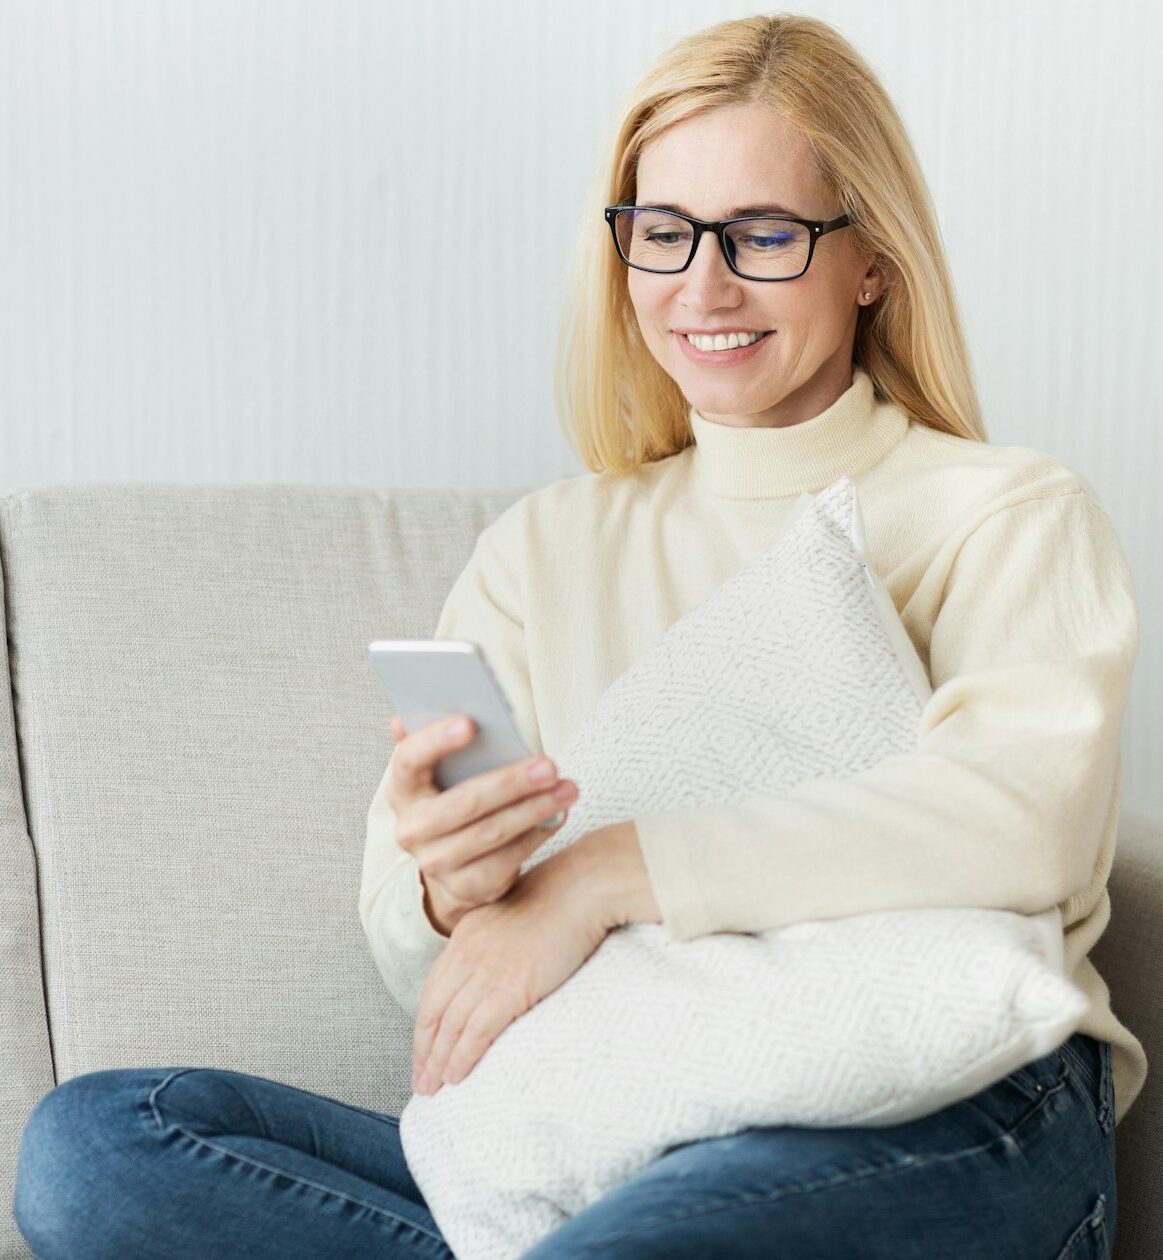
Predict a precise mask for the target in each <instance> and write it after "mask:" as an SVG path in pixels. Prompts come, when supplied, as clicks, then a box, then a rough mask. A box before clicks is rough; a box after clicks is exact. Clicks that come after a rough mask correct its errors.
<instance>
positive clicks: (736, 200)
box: [626, 103, 882, 427]
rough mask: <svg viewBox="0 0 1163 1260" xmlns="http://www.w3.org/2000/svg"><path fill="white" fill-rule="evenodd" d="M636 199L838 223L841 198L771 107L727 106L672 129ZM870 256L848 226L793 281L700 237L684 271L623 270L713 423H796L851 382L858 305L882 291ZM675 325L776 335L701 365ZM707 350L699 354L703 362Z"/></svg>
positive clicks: (688, 392)
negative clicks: (738, 266)
mask: <svg viewBox="0 0 1163 1260" xmlns="http://www.w3.org/2000/svg"><path fill="white" fill-rule="evenodd" d="M635 202H636V204H638V205H640V206H657V205H671V206H676V207H678V208H680V209H681V210H683V211H684V212H686V213H688V214H691V215H692V216H694V217H695V218H698V219H727V218H730V217H732V216H731V213H730V211H731V210H732V209H733V208H734V207H736V206H761V207H763V208H764V209H768V208H771V209H772V210H773V212H775V210H776V208H778V207H783V210H784V213H788V214H791V215H793V216H795V217H797V218H804V219H833V218H836V217H837V216H838V215H839V214H840V212H841V211H840V206H839V204H838V202H837V201H836V200H835V199H834V197H833V196H832V195H830V194H829V193H828V191H827V189H826V188H825V187H824V185H823V183H822V182H821V181H820V179H819V177H818V175H817V174H816V172H815V170H814V168H813V166H812V161H811V157H810V152H809V150H808V147H807V142H806V141H805V140H804V139H803V137H802V136H801V135H800V134H799V133H798V132H796V131H795V130H793V129H792V128H791V127H790V126H789V125H788V124H787V123H785V122H784V120H783V118H782V117H781V116H780V115H779V114H777V113H776V112H775V111H774V110H773V109H772V108H771V107H770V106H768V105H763V104H758V103H752V104H748V105H738V106H734V105H733V106H724V107H720V108H718V109H714V110H711V111H710V112H708V113H706V114H701V115H700V116H699V117H697V118H689V119H687V120H685V121H684V122H681V123H676V124H674V125H673V126H672V127H669V128H668V129H667V130H666V131H665V132H663V134H662V135H660V136H658V137H657V138H656V139H655V140H653V141H652V142H651V143H650V144H649V145H647V146H646V148H645V149H644V150H643V151H642V154H641V155H640V159H639V164H638V178H637V194H636V197H635ZM870 262H871V259H869V258H867V257H861V256H859V255H858V254H857V253H856V251H855V249H854V247H853V234H852V230H851V229H850V228H848V227H844V228H840V229H837V230H835V231H832V232H828V233H826V234H825V235H823V236H821V237H820V238H819V239H818V240H817V241H816V248H815V251H814V253H813V254H812V262H811V265H810V266H809V267H808V269H807V271H806V272H804V274H803V275H802V276H799V277H798V278H797V279H795V280H783V281H763V280H744V279H742V278H741V277H739V276H737V275H735V273H734V272H733V271H731V269H730V268H729V267H728V266H727V260H726V259H725V258H724V257H723V254H722V251H721V250H720V249H719V242H718V241H717V240H716V239H715V236H714V235H713V234H712V233H710V232H705V233H703V235H702V237H701V238H700V240H699V247H698V249H697V251H696V252H695V256H694V258H692V259H691V263H690V266H689V267H688V268H687V269H686V271H682V272H678V273H676V274H674V275H659V274H652V273H650V272H646V271H640V270H638V269H637V268H633V267H628V268H627V269H626V275H627V282H628V285H629V293H630V300H631V302H632V303H633V306H634V312H635V315H636V316H637V320H638V327H639V329H640V331H641V333H642V337H643V339H644V340H645V342H646V345H647V347H648V348H649V350H650V353H651V354H652V355H654V357H655V359H657V360H658V362H659V364H660V365H661V366H662V368H663V370H664V371H665V372H666V373H667V375H668V376H670V377H672V378H673V379H674V381H675V382H676V383H677V385H678V386H679V388H680V389H681V390H682V392H683V395H684V396H685V397H686V399H687V400H688V401H689V402H690V403H691V404H692V405H693V406H694V407H695V408H696V409H697V410H698V412H699V413H700V414H701V415H703V416H705V417H706V418H707V419H708V420H712V421H716V422H718V423H721V424H732V425H739V426H748V427H751V426H761V425H766V426H773V427H774V426H782V425H790V424H798V423H799V422H800V421H801V420H808V419H811V417H813V416H816V415H819V414H820V412H821V411H823V410H825V409H826V408H827V407H829V406H831V404H832V403H833V402H835V400H836V399H837V398H839V396H840V395H841V394H842V393H843V392H844V391H845V390H846V389H848V388H849V386H850V385H851V384H852V345H853V340H854V338H855V333H856V317H857V314H858V310H859V305H868V302H866V301H865V299H864V297H863V295H864V294H865V293H866V292H867V293H870V294H871V295H872V296H871V298H870V299H869V300H868V301H869V302H873V301H875V300H876V299H877V297H878V296H879V295H880V292H881V287H882V286H881V281H880V278H879V276H878V275H877V274H876V273H875V272H874V271H873V270H872V269H871V267H870V265H869V264H870ZM677 328H695V329H706V330H712V331H730V330H732V329H735V330H738V329H747V330H752V331H758V332H763V331H769V332H770V335H769V336H767V337H765V338H764V339H763V340H762V341H761V342H759V344H758V346H757V348H756V349H755V350H754V351H752V352H751V353H750V354H749V355H748V356H747V357H746V358H745V359H744V360H743V361H742V362H738V363H735V364H730V363H726V362H714V361H711V362H706V361H702V362H700V361H697V360H696V359H695V358H694V357H693V356H692V355H691V354H689V353H688V349H687V347H688V345H689V343H687V342H686V340H685V338H684V337H683V336H682V334H680V333H676V332H675V329H677ZM707 357H708V356H707V355H705V354H704V355H702V356H701V358H702V359H703V360H706V359H707Z"/></svg>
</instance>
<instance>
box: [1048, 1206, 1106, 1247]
mask: <svg viewBox="0 0 1163 1260" xmlns="http://www.w3.org/2000/svg"><path fill="white" fill-rule="evenodd" d="M1055 1260H1110V1239H1109V1238H1108V1236H1107V1230H1106V1195H1105V1194H1100V1195H1099V1196H1098V1198H1097V1199H1096V1200H1095V1201H1094V1204H1093V1205H1092V1207H1091V1209H1090V1211H1089V1212H1088V1213H1087V1214H1086V1217H1085V1219H1084V1220H1082V1221H1080V1222H1079V1224H1078V1225H1077V1226H1076V1227H1075V1229H1074V1231H1073V1232H1072V1233H1071V1235H1070V1237H1069V1238H1068V1239H1067V1240H1066V1245H1065V1246H1064V1247H1063V1248H1062V1250H1061V1251H1060V1252H1059V1253H1058V1255H1057V1256H1056V1257H1055Z"/></svg>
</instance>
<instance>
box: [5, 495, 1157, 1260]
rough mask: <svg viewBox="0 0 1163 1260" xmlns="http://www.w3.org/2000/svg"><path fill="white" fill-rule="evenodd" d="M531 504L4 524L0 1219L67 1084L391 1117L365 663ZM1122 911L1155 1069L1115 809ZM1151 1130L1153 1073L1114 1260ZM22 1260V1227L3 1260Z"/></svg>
mask: <svg viewBox="0 0 1163 1260" xmlns="http://www.w3.org/2000/svg"><path fill="white" fill-rule="evenodd" d="M531 488H532V487H516V488H504V489H494V490H483V491H475V492H466V491H457V490H385V491H376V490H371V489H361V488H353V487H347V486H334V487H333V486H298V485H278V484H258V485H253V484H252V485H239V486H229V485H193V486H191V485H175V484H162V485H147V484H138V483H78V484H71V485H61V486H50V487H46V488H42V489H36V490H30V491H23V492H19V493H16V494H12V495H9V496H7V497H5V498H3V499H0V579H2V582H3V596H4V601H3V609H4V615H5V618H6V631H7V633H6V636H5V638H4V640H3V641H2V642H0V653H2V652H4V651H5V650H6V652H7V656H6V661H5V663H6V665H7V667H8V669H9V676H10V682H11V686H10V689H9V693H8V696H7V697H6V698H4V699H3V700H0V705H2V706H3V711H2V712H0V969H2V970H0V974H2V975H3V976H4V989H3V993H2V995H0V1002H2V1006H0V1054H2V1055H3V1064H2V1070H0V1192H4V1193H6V1194H7V1199H6V1202H7V1203H8V1204H9V1205H11V1188H12V1177H13V1172H14V1166H15V1158H16V1152H17V1148H18V1142H19V1135H20V1132H21V1130H22V1128H23V1125H24V1122H25V1120H26V1119H27V1116H28V1114H29V1112H30V1111H31V1110H32V1107H33V1106H34V1105H35V1103H36V1102H37V1100H38V1099H39V1098H40V1097H41V1096H42V1095H43V1094H44V1093H45V1092H47V1091H48V1090H49V1089H51V1088H52V1086H53V1084H55V1083H57V1082H60V1081H64V1080H67V1079H69V1078H70V1077H73V1076H76V1075H79V1074H80V1073H83V1072H88V1071H95V1070H99V1069H102V1068H107V1067H121V1066H162V1065H174V1066H178V1065H199V1066H216V1067H228V1068H233V1069H236V1070H239V1071H245V1072H251V1073H255V1074H258V1075H263V1076H268V1077H271V1078H273V1079H276V1080H280V1081H284V1082H286V1083H288V1084H292V1085H297V1086H299V1087H301V1088H305V1089H311V1090H314V1091H317V1092H320V1093H324V1094H328V1095H330V1096H333V1097H336V1098H340V1099H343V1100H344V1101H347V1102H350V1103H353V1104H355V1105H356V1106H362V1107H370V1108H373V1109H375V1110H377V1111H390V1112H393V1113H395V1114H398V1113H399V1111H400V1110H401V1109H402V1108H403V1106H404V1105H405V1103H406V1102H407V1100H408V1097H409V1096H410V1071H411V1053H410V1051H411V1033H412V1028H411V1020H410V1018H409V1017H408V1016H407V1015H406V1014H405V1013H404V1012H403V1011H402V1010H401V1009H400V1008H399V1007H397V1006H396V1004H395V1002H394V1001H393V1000H392V998H391V997H390V995H389V994H388V993H387V991H386V990H385V989H384V986H383V983H382V981H381V979H380V977H379V974H378V972H377V971H376V968H375V966H374V964H373V962H372V960H371V956H370V954H369V952H368V948H367V944H366V941H365V939H364V936H363V930H362V927H361V924H360V920H359V915H358V906H357V901H358V892H359V880H360V873H361V866H362V855H363V844H364V835H365V822H366V813H367V807H368V805H369V803H370V801H371V797H372V794H373V792H374V791H375V788H376V786H377V784H378V782H379V779H380V776H381V774H382V772H383V768H384V765H385V764H386V762H387V759H388V756H389V755H390V753H391V749H392V739H391V733H390V729H389V726H388V715H389V706H388V703H387V700H386V697H385V696H384V694H383V692H382V690H381V689H380V687H379V684H378V683H377V681H376V679H375V676H374V674H373V673H372V670H371V668H370V666H369V664H368V661H367V654H366V649H367V644H368V642H369V641H370V640H371V639H374V638H397V637H398V638H422V637H428V636H429V635H431V634H432V632H433V630H434V628H435V625H436V622H437V619H438V617H439V613H440V609H441V607H442V605H443V601H444V598H445V595H446V594H447V592H448V589H449V588H450V586H451V585H452V582H453V580H454V579H455V577H456V576H457V574H458V573H459V572H460V570H461V569H462V568H463V567H464V564H465V563H466V561H467V560H468V557H469V555H470V553H471V551H472V547H473V544H474V541H475V539H476V536H477V534H478V533H479V532H480V531H481V530H482V529H483V528H484V527H485V525H487V524H488V523H489V522H490V521H491V520H493V519H494V518H495V517H496V516H497V515H498V514H499V513H500V512H501V511H502V510H503V509H504V508H505V507H506V506H508V505H509V504H510V503H511V502H513V501H514V500H515V499H516V498H517V497H519V496H520V495H521V494H523V493H525V491H526V490H527V489H531ZM1110 892H1111V902H1112V921H1111V926H1110V928H1109V929H1108V931H1107V934H1106V936H1105V937H1104V938H1103V940H1102V941H1101V942H1100V944H1099V946H1098V947H1097V950H1096V952H1095V955H1094V957H1095V962H1096V965H1097V966H1098V968H1099V970H1100V973H1101V974H1102V975H1103V977H1104V978H1105V979H1106V980H1107V983H1108V984H1109V985H1110V987H1111V990H1112V995H1113V1002H1114V1007H1115V1010H1116V1012H1117V1013H1118V1014H1119V1015H1120V1017H1122V1018H1123V1020H1124V1022H1126V1024H1127V1025H1128V1027H1130V1028H1131V1029H1132V1031H1134V1032H1135V1033H1136V1035H1137V1036H1139V1037H1140V1039H1141V1040H1142V1041H1143V1042H1144V1044H1145V1046H1146V1047H1147V1052H1148V1055H1149V1056H1151V1057H1152V1058H1153V1056H1154V1055H1155V1053H1156V1052H1158V1053H1159V1054H1160V1055H1163V1017H1161V1013H1163V1002H1161V1000H1160V997H1159V994H1158V984H1157V979H1156V977H1157V970H1156V964H1155V962H1154V960H1155V959H1157V958H1158V957H1160V956H1161V954H1163V914H1161V910H1163V835H1161V833H1160V830H1159V826H1158V824H1156V823H1154V822H1153V821H1152V820H1149V819H1147V818H1144V817H1143V816H1141V815H1137V814H1133V813H1128V812H1126V811H1124V819H1123V829H1122V831H1121V832H1120V840H1119V845H1118V851H1117V852H1116V856H1115V866H1114V870H1113V873H1112V879H1111V886H1110ZM1160 1121H1163V1088H1160V1087H1159V1085H1158V1082H1157V1081H1156V1080H1155V1078H1154V1075H1152V1076H1151V1077H1150V1078H1149V1079H1148V1082H1147V1085H1146V1087H1145V1089H1144V1092H1143V1093H1142V1094H1141V1095H1140V1097H1139V1099H1138V1101H1137V1103H1136V1104H1135V1106H1134V1107H1133V1108H1132V1110H1131V1112H1130V1114H1129V1115H1128V1117H1127V1118H1126V1119H1125V1120H1124V1121H1123V1123H1122V1124H1120V1125H1119V1127H1118V1130H1117V1133H1118V1138H1119V1159H1120V1169H1119V1181H1120V1204H1119V1247H1118V1253H1119V1254H1120V1255H1122V1256H1124V1257H1126V1256H1144V1255H1147V1254H1163V1215H1161V1210H1160V1207H1159V1204H1158V1201H1157V1200H1156V1198H1155V1197H1154V1196H1153V1194H1152V1189H1151V1187H1152V1184H1153V1181H1154V1180H1158V1177H1159V1169H1160V1165H1161V1161H1160V1160H1159V1155H1158V1150H1159V1143H1158V1139H1157V1138H1156V1137H1155V1134H1156V1133H1157V1132H1158V1127H1159V1122H1160ZM1124 1154H1125V1156H1126V1158H1124ZM22 1248H23V1243H22V1242H20V1241H19V1239H18V1237H17V1235H16V1232H15V1225H14V1223H13V1222H12V1221H11V1212H10V1206H9V1210H6V1211H5V1212H3V1213H2V1214H0V1257H3V1256H8V1255H13V1256H15V1255H23V1254H27V1252H26V1251H25V1250H22ZM1127 1248H1130V1249H1129V1250H1128V1249H1127Z"/></svg>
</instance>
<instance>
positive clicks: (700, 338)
mask: <svg viewBox="0 0 1163 1260" xmlns="http://www.w3.org/2000/svg"><path fill="white" fill-rule="evenodd" d="M773 331H774V329H770V328H769V329H767V331H766V332H761V333H758V335H756V334H751V333H747V334H744V333H675V336H676V337H682V338H683V340H685V341H686V343H687V345H689V346H692V347H693V348H694V349H695V350H700V351H702V352H703V353H704V354H706V353H716V352H718V353H720V354H721V353H723V352H724V351H728V350H744V349H746V348H747V347H749V346H754V345H758V344H759V342H761V341H763V340H764V339H765V338H766V337H769V336H771V334H772V332H773ZM696 338H697V340H696ZM720 338H721V339H722V340H723V341H724V342H727V343H728V344H725V345H716V344H715V342H716V341H718V340H719V339H720ZM740 338H743V339H742V340H740ZM732 341H733V342H734V344H730V343H731V342H732ZM700 342H701V343H702V344H701V345H700V344H699V343H700Z"/></svg>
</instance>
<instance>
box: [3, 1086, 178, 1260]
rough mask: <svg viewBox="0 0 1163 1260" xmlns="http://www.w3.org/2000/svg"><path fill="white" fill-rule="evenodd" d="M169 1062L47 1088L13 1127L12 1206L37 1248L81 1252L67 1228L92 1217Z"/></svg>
mask: <svg viewBox="0 0 1163 1260" xmlns="http://www.w3.org/2000/svg"><path fill="white" fill-rule="evenodd" d="M178 1070H179V1069H176V1068H154V1069H151V1068H108V1069H106V1070H104V1071H100V1072H87V1073H84V1074H83V1075H81V1076H74V1077H72V1078H71V1079H69V1080H67V1081H63V1082H62V1083H61V1084H60V1085H57V1086H56V1087H55V1088H54V1089H51V1090H49V1092H48V1093H47V1094H45V1095H44V1097H43V1098H41V1099H40V1100H39V1101H38V1102H37V1104H36V1106H35V1107H34V1108H33V1109H32V1112H31V1114H30V1115H29V1117H28V1120H27V1121H26V1122H25V1125H24V1130H23V1132H22V1134H21V1140H20V1150H19V1154H18V1157H17V1165H16V1186H15V1191H14V1194H13V1201H12V1214H13V1217H14V1219H15V1221H16V1224H17V1226H18V1227H19V1229H20V1232H21V1233H22V1234H23V1235H24V1237H25V1239H26V1240H27V1241H28V1242H29V1244H30V1245H31V1246H32V1247H33V1249H34V1250H35V1251H36V1253H37V1255H38V1256H44V1257H53V1256H64V1255H74V1256H78V1255H81V1254H84V1253H83V1251H82V1250H81V1249H80V1247H79V1246H78V1245H77V1239H78V1238H79V1237H80V1235H79V1234H77V1233H76V1232H75V1231H77V1230H78V1229H81V1230H84V1229H85V1225H86V1223H89V1224H90V1225H91V1222H92V1221H93V1220H94V1219H100V1218H101V1216H102V1213H103V1210H104V1209H106V1208H107V1206H108V1202H109V1195H110V1193H113V1194H116V1193H117V1191H116V1188H115V1184H116V1176H117V1173H118V1167H119V1165H124V1166H128V1165H129V1163H130V1152H131V1151H132V1149H133V1148H134V1146H135V1142H134V1139H135V1138H142V1137H144V1135H145V1125H144V1124H143V1120H144V1119H145V1117H146V1115H147V1114H148V1099H149V1095H150V1093H151V1091H152V1090H153V1089H154V1088H155V1087H156V1086H157V1085H158V1084H159V1083H160V1082H162V1081H164V1080H165V1079H166V1077H167V1075H169V1074H171V1073H173V1072H175V1071H178Z"/></svg>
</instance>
